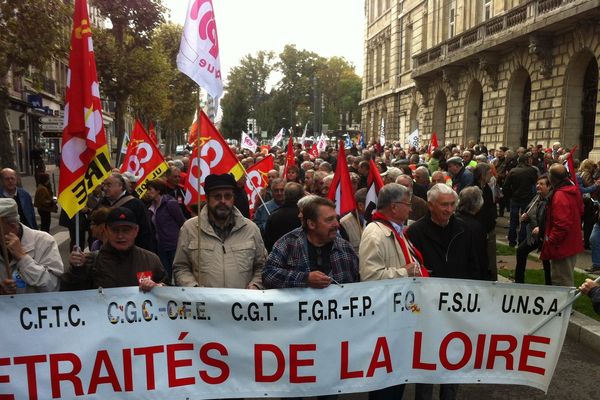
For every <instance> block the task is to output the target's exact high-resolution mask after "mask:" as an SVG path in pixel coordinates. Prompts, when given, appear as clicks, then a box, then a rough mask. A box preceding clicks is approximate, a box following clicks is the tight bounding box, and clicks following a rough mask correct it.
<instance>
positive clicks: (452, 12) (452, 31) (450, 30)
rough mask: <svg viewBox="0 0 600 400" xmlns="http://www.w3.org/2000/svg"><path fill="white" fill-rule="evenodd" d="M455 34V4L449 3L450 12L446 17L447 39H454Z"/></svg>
mask: <svg viewBox="0 0 600 400" xmlns="http://www.w3.org/2000/svg"><path fill="white" fill-rule="evenodd" d="M455 33H456V3H454V2H452V3H450V12H449V15H448V37H449V38H451V37H454V34H455Z"/></svg>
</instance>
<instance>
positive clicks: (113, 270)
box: [62, 207, 166, 291]
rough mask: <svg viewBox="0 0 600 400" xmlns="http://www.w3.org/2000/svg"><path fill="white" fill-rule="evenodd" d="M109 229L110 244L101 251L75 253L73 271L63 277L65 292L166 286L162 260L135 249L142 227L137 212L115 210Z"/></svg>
mask: <svg viewBox="0 0 600 400" xmlns="http://www.w3.org/2000/svg"><path fill="white" fill-rule="evenodd" d="M106 225H107V227H108V229H107V230H106V232H107V237H108V240H107V241H106V243H104V244H103V245H102V248H100V250H99V251H93V252H90V253H82V252H81V251H73V252H72V253H71V256H70V257H69V263H70V264H71V270H70V271H69V272H68V273H66V274H64V275H63V282H62V290H85V289H96V288H98V287H103V288H111V287H127V286H138V285H139V286H140V288H141V289H142V290H143V291H148V290H150V289H152V288H153V287H154V286H160V285H162V282H163V281H164V280H165V276H166V275H165V271H164V269H163V266H162V263H161V262H160V259H159V258H158V256H157V255H156V254H154V253H152V252H151V251H148V250H146V249H143V248H141V247H138V246H136V245H135V238H136V237H137V235H138V231H139V225H138V222H137V219H136V216H135V214H134V212H133V211H131V210H130V209H129V208H126V207H116V208H113V209H112V210H111V211H110V212H109V213H108V215H107V217H106Z"/></svg>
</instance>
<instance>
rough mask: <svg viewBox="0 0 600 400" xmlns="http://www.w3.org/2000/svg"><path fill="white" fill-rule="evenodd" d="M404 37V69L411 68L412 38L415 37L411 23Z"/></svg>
mask: <svg viewBox="0 0 600 400" xmlns="http://www.w3.org/2000/svg"><path fill="white" fill-rule="evenodd" d="M405 36H406V37H405V38H404V43H405V44H404V69H405V70H409V69H410V66H411V64H410V62H411V60H412V39H413V27H412V25H409V26H407V27H406V34H405Z"/></svg>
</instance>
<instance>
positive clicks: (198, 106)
mask: <svg viewBox="0 0 600 400" xmlns="http://www.w3.org/2000/svg"><path fill="white" fill-rule="evenodd" d="M196 113H197V114H198V123H197V124H196V148H197V149H198V151H197V155H196V156H197V157H198V163H197V164H196V165H197V168H198V179H197V181H196V191H197V193H198V198H197V199H196V206H197V208H198V217H197V218H198V219H197V222H198V226H197V229H198V230H197V235H198V268H200V258H201V257H200V256H201V254H200V252H201V248H202V247H201V246H200V233H201V229H200V189H201V187H200V173H201V169H200V160H201V155H200V153H201V152H200V144H201V143H202V142H201V141H200V120H201V117H200V86H198V97H196ZM189 172H190V173H191V172H192V171H189ZM205 178H206V177H205Z"/></svg>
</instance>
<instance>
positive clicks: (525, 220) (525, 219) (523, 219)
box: [519, 213, 529, 222]
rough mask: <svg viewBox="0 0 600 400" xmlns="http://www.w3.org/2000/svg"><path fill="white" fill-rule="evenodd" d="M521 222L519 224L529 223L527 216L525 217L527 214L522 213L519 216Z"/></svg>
mask: <svg viewBox="0 0 600 400" xmlns="http://www.w3.org/2000/svg"><path fill="white" fill-rule="evenodd" d="M519 219H520V220H521V222H527V221H529V215H527V213H523V214H521V218H519Z"/></svg>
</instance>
